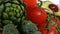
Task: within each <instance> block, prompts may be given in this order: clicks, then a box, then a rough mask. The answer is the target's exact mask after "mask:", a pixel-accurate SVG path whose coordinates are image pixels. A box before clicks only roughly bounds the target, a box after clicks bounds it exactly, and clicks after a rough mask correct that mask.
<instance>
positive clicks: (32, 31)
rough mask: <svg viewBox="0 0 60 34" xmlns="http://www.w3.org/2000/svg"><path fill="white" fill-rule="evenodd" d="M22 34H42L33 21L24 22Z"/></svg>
mask: <svg viewBox="0 0 60 34" xmlns="http://www.w3.org/2000/svg"><path fill="white" fill-rule="evenodd" d="M20 28H21V31H22V34H40V32H39V31H38V28H37V26H36V25H35V24H34V23H32V22H31V21H27V20H24V21H23V22H22V24H21V27H20Z"/></svg>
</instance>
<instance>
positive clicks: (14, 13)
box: [0, 0, 25, 25]
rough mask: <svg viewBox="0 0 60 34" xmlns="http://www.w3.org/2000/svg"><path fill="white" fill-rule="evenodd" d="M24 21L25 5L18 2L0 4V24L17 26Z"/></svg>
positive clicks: (15, 0)
mask: <svg viewBox="0 0 60 34" xmlns="http://www.w3.org/2000/svg"><path fill="white" fill-rule="evenodd" d="M24 19H25V4H24V3H23V2H22V1H20V0H13V1H12V0H9V1H7V0H5V1H3V0H2V1H1V2H0V23H1V24H3V25H6V24H10V23H13V24H18V23H20V22H21V21H22V20H24Z"/></svg>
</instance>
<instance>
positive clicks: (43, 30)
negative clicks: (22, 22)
mask: <svg viewBox="0 0 60 34" xmlns="http://www.w3.org/2000/svg"><path fill="white" fill-rule="evenodd" d="M38 30H39V31H40V32H41V34H48V33H49V32H48V30H47V29H45V28H41V27H40V28H39V27H38Z"/></svg>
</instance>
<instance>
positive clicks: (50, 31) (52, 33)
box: [49, 27, 58, 34]
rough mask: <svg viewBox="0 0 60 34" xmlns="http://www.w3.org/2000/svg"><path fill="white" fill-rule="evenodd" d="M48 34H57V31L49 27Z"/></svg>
mask: <svg viewBox="0 0 60 34" xmlns="http://www.w3.org/2000/svg"><path fill="white" fill-rule="evenodd" d="M49 34H58V33H57V31H56V28H55V27H51V28H50V30H49Z"/></svg>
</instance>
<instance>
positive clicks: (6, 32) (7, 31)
mask: <svg viewBox="0 0 60 34" xmlns="http://www.w3.org/2000/svg"><path fill="white" fill-rule="evenodd" d="M3 34H19V32H18V30H17V29H16V27H15V26H14V25H13V24H7V25H6V26H4V28H3Z"/></svg>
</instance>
